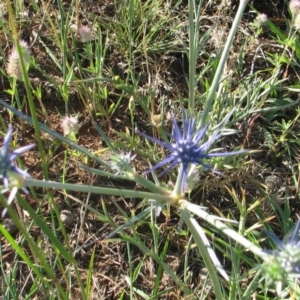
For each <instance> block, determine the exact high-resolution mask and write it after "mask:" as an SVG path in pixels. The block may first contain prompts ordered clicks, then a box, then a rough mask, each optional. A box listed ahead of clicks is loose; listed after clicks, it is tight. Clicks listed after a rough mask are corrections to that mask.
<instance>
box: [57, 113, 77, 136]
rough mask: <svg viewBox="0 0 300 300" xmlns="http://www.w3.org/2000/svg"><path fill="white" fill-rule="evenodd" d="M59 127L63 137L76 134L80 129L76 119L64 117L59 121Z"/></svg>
mask: <svg viewBox="0 0 300 300" xmlns="http://www.w3.org/2000/svg"><path fill="white" fill-rule="evenodd" d="M60 126H61V128H62V130H63V132H64V136H66V135H69V134H77V133H78V130H79V127H80V126H79V124H78V117H72V116H65V117H63V118H62V119H61V120H60Z"/></svg>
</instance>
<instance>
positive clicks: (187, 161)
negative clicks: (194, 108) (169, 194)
mask: <svg viewBox="0 0 300 300" xmlns="http://www.w3.org/2000/svg"><path fill="white" fill-rule="evenodd" d="M230 115H231V113H230ZM226 118H227V119H228V118H229V116H227V117H226ZM172 122H173V126H172V127H173V130H172V134H171V135H170V137H171V140H172V141H171V142H169V143H168V142H164V141H160V140H158V139H156V138H153V137H151V136H148V135H146V134H144V133H142V132H140V131H139V130H136V131H137V133H138V134H139V135H141V136H143V137H145V138H147V139H149V140H151V141H152V142H154V143H156V144H159V145H161V146H163V147H164V148H166V149H167V150H168V151H169V155H168V156H167V158H165V159H164V160H162V161H161V162H159V163H158V164H156V165H155V166H154V167H152V168H151V169H150V170H149V171H148V172H147V173H149V172H152V171H154V170H156V169H158V168H160V167H162V166H164V165H166V164H169V165H168V167H167V168H166V170H165V171H163V172H162V173H161V174H160V175H161V176H162V175H164V174H166V173H167V172H168V171H170V170H171V169H172V168H174V167H175V166H177V165H181V166H182V178H181V179H182V181H181V182H182V187H181V191H182V193H183V190H184V186H185V183H186V179H187V174H188V169H189V166H190V165H191V164H193V165H201V166H203V167H204V168H207V169H209V170H212V171H213V172H216V173H219V172H218V171H216V170H214V169H213V168H212V167H211V166H209V165H207V164H206V163H205V162H204V160H205V159H210V158H212V157H219V156H230V155H236V154H241V153H245V152H246V151H244V150H242V151H232V152H213V153H209V152H208V150H209V148H210V147H211V146H212V144H213V143H214V142H215V141H216V140H218V139H219V138H220V136H221V133H220V131H219V130H217V131H215V132H214V134H212V135H211V136H210V137H209V138H208V139H207V140H206V141H204V139H205V135H206V132H207V129H208V127H209V124H207V125H206V126H205V127H203V128H199V129H198V128H197V127H196V119H195V118H194V117H193V116H188V115H187V114H186V112H185V111H184V110H182V130H180V128H179V126H178V123H177V120H176V119H175V116H174V115H173V116H172Z"/></svg>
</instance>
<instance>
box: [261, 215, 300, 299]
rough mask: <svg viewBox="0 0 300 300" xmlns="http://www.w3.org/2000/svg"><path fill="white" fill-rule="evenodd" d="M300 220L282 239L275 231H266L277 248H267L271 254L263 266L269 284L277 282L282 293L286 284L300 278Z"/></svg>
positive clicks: (279, 291)
mask: <svg viewBox="0 0 300 300" xmlns="http://www.w3.org/2000/svg"><path fill="white" fill-rule="evenodd" d="M299 230H300V220H298V221H297V223H296V225H295V227H294V229H293V231H292V232H291V234H290V235H288V236H287V237H285V238H284V239H283V241H281V240H280V239H279V238H278V237H277V236H276V235H275V234H274V233H272V232H269V231H265V233H266V235H267V236H268V237H269V238H271V239H272V241H273V242H274V243H275V244H276V246H277V249H275V250H265V252H266V253H267V254H269V260H267V261H266V262H265V263H264V265H263V266H262V268H263V269H264V271H265V272H266V278H267V284H268V285H271V284H275V286H276V292H277V294H278V295H280V294H281V292H282V289H283V287H284V286H287V285H290V283H291V282H292V281H294V280H295V279H297V281H298V283H299V279H300V238H299Z"/></svg>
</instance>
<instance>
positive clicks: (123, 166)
mask: <svg viewBox="0 0 300 300" xmlns="http://www.w3.org/2000/svg"><path fill="white" fill-rule="evenodd" d="M135 157H136V154H133V155H132V154H131V152H128V153H120V154H118V153H116V154H115V155H113V156H112V157H111V168H112V169H113V170H115V171H116V175H119V174H126V172H133V170H134V169H133V168H132V167H131V166H130V163H131V162H132V161H133V160H134V158H135Z"/></svg>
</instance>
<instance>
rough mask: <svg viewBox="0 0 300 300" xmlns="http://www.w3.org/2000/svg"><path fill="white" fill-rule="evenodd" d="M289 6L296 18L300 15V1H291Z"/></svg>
mask: <svg viewBox="0 0 300 300" xmlns="http://www.w3.org/2000/svg"><path fill="white" fill-rule="evenodd" d="M289 6H290V11H291V13H292V14H293V15H294V16H296V15H298V14H299V12H300V0H291V1H290V5H289Z"/></svg>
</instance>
